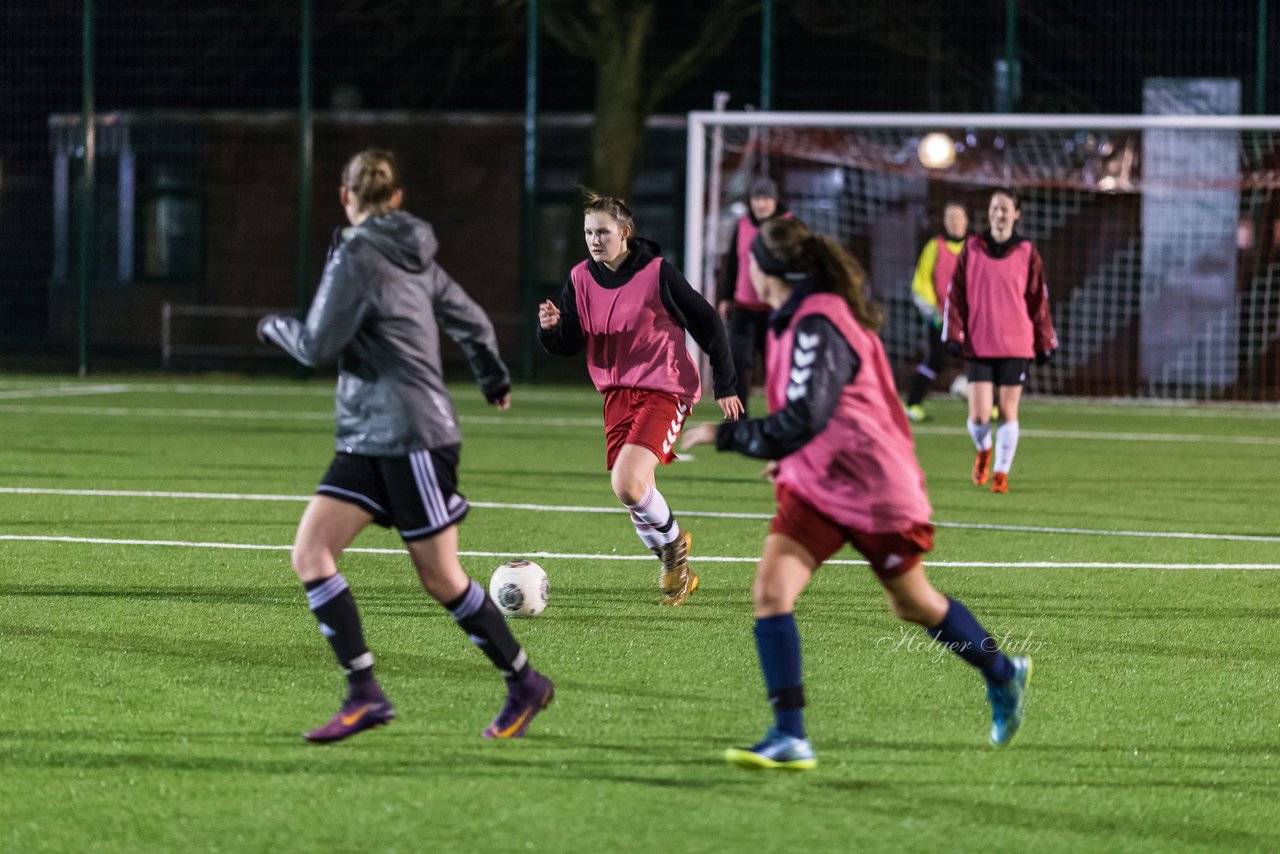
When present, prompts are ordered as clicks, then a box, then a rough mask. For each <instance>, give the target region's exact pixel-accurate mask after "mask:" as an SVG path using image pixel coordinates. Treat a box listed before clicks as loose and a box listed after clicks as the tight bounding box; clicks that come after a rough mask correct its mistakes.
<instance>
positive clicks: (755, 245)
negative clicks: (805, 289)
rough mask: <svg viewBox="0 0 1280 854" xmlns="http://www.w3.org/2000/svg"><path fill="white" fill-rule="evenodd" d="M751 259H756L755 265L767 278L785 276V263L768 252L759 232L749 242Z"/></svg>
mask: <svg viewBox="0 0 1280 854" xmlns="http://www.w3.org/2000/svg"><path fill="white" fill-rule="evenodd" d="M751 257H752V258H755V259H756V263H757V264H759V265H760V269H761V270H763V271H764V273H765V275H767V276H777V277H779V278H781V277H783V276H785V275H786V274H787V262H786V261H783V260H782V259H781V258H778V257H777V256H775V255H774V254H773V253H772V252H770V251H769V250H768V248H767V247H766V246H765V245H764V241H763V240H762V239H761V235H760V233H759V232H757V233H756V236H755V237H754V238H752V240H751Z"/></svg>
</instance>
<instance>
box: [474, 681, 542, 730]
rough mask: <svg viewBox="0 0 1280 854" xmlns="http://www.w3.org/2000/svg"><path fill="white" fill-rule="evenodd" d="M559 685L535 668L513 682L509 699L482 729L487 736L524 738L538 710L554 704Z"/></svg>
mask: <svg viewBox="0 0 1280 854" xmlns="http://www.w3.org/2000/svg"><path fill="white" fill-rule="evenodd" d="M555 696H556V686H555V685H552V684H551V680H550V679H548V678H547V677H545V676H543V675H542V674H541V673H539V672H538V671H536V670H534V671H532V672H531V673H530V674H529V675H528V676H526V677H525V678H524V679H523V680H521V681H520V682H513V683H512V684H511V685H510V686H509V687H508V689H507V701H506V702H505V703H503V704H502V710H501V711H500V712H498V716H497V717H496V718H494V719H493V723H491V724H489V726H487V727H485V730H484V732H482V733H481V735H482V736H484V737H485V738H524V733H525V730H527V729H528V728H529V724H530V723H532V722H533V718H534V716H535V715H537V714H538V712H540V711H542V710H543V709H545V708H546V707H547V706H549V705H551V701H552V700H553V699H555Z"/></svg>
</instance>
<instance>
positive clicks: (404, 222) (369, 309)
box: [258, 211, 511, 457]
mask: <svg viewBox="0 0 1280 854" xmlns="http://www.w3.org/2000/svg"><path fill="white" fill-rule="evenodd" d="M438 246H439V243H438V242H437V241H436V236H435V232H434V231H433V230H432V228H431V226H430V224H428V223H426V222H423V221H422V220H420V219H418V218H416V217H414V216H412V215H410V214H407V213H404V212H402V211H392V212H391V213H387V214H382V215H378V216H371V217H369V218H368V219H366V220H365V221H364V222H362V223H361V224H360V225H358V226H355V227H353V228H347V229H343V230H342V232H341V237H340V238H339V239H338V240H337V241H335V245H334V247H333V248H332V249H331V250H330V251H329V260H328V261H327V262H326V263H325V268H324V275H323V277H322V278H321V280H320V288H319V290H318V291H317V292H316V296H315V299H314V300H313V301H312V303H311V310H310V312H308V313H307V320H306V323H303V322H302V321H300V320H298V319H297V318H293V317H285V316H282V315H275V314H273V315H270V316H268V317H265V318H263V320H262V322H261V323H260V324H259V325H258V333H259V337H262V338H264V339H269V340H271V341H273V342H275V343H276V344H278V345H279V346H280V347H281V348H283V349H284V351H285V352H286V353H288V354H289V355H290V356H292V357H293V358H295V359H297V360H298V361H299V362H301V363H302V364H304V365H307V366H309V367H315V366H318V365H324V364H329V363H332V362H333V361H335V360H336V361H337V362H338V394H337V406H336V409H337V449H338V450H339V451H346V452H348V453H354V454H366V455H368V456H375V457H387V456H401V455H404V454H408V453H409V452H411V451H418V450H422V449H424V448H440V447H444V446H447V445H456V444H459V443H460V442H461V441H462V437H461V434H460V433H459V432H458V419H457V416H456V414H455V413H454V410H453V402H452V401H451V400H450V398H449V395H448V393H447V392H446V391H445V387H444V380H443V377H442V375H441V369H440V333H439V330H438V328H437V323H438V324H439V325H440V327H443V329H444V331H445V333H446V334H448V336H449V337H450V338H452V339H453V340H454V341H455V342H456V343H457V344H458V345H459V346H460V347H461V348H462V350H463V352H464V353H465V354H466V357H467V361H468V362H469V363H470V365H471V370H472V372H473V373H474V374H475V377H476V381H477V382H478V383H479V384H480V389H481V390H482V391H483V392H484V396H485V398H486V399H487V400H489V401H490V402H493V401H496V400H498V399H499V398H501V397H502V396H503V395H505V394H506V393H507V392H508V391H510V389H511V378H510V374H509V373H508V371H507V367H506V365H504V364H503V363H502V359H501V357H500V356H499V355H498V343H497V339H496V337H495V336H494V334H493V324H492V323H490V321H489V318H488V316H487V315H485V313H484V311H483V309H481V308H480V306H479V305H477V304H476V303H475V301H474V300H472V299H471V297H470V296H468V295H467V293H466V292H465V291H464V290H463V289H462V286H461V285H459V284H458V283H457V282H455V281H454V280H453V278H452V277H450V276H449V274H448V273H446V272H445V271H444V269H443V268H441V266H440V265H439V264H437V263H436V262H435V260H434V259H435V254H436V249H437V248H438Z"/></svg>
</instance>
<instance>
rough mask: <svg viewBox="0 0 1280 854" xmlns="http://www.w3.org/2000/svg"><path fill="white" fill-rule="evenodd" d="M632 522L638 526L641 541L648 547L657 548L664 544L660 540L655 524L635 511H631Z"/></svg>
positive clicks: (637, 531)
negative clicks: (651, 523)
mask: <svg viewBox="0 0 1280 854" xmlns="http://www.w3.org/2000/svg"><path fill="white" fill-rule="evenodd" d="M631 524H632V525H635V526H636V533H637V534H639V535H640V542H642V543H644V544H645V546H646V547H647V548H650V549H656V548H657V547H658V546H660V545H662V543H661V542H659V541H658V537H657V534H656V532H655V531H654V528H653V526H652V525H650V524H649V523H648V522H646V521H645V520H643V519H641V518H640V517H639V516H637V515H636V514H635V512H634V511H633V512H632V513H631Z"/></svg>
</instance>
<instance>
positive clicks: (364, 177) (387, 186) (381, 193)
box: [342, 148, 400, 214]
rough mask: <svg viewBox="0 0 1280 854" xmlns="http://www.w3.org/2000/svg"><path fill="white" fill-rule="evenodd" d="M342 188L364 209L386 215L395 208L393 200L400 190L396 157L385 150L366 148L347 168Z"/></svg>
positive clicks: (349, 162)
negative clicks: (392, 203) (392, 204)
mask: <svg viewBox="0 0 1280 854" xmlns="http://www.w3.org/2000/svg"><path fill="white" fill-rule="evenodd" d="M342 186H344V187H346V188H347V192H348V193H350V194H351V195H352V196H354V197H355V200H356V204H357V206H358V207H359V208H360V210H362V211H371V212H372V213H375V214H382V213H386V212H387V211H388V210H390V209H391V197H392V196H394V195H395V193H396V190H399V189H400V170H399V169H398V168H397V167H396V156H395V155H394V154H392V153H391V152H390V151H385V150H383V149H381V148H366V149H365V150H364V151H361V152H360V153H359V154H357V155H355V156H354V157H352V158H351V159H350V160H348V161H347V165H346V166H344V167H343V169H342Z"/></svg>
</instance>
